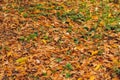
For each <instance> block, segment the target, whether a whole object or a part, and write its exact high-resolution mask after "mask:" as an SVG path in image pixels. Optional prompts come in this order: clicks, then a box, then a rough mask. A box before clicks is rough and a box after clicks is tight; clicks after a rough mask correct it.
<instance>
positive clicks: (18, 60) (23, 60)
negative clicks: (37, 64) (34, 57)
mask: <svg viewBox="0 0 120 80" xmlns="http://www.w3.org/2000/svg"><path fill="white" fill-rule="evenodd" d="M25 61H27V57H21V58H19V59H17V60H16V62H17V63H22V62H25Z"/></svg>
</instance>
